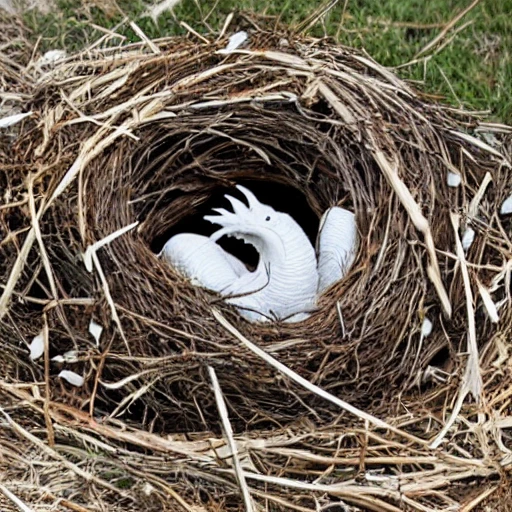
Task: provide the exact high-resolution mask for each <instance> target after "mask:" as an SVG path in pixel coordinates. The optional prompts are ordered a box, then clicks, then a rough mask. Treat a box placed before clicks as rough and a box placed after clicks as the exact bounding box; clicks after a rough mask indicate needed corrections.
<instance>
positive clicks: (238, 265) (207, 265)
mask: <svg viewBox="0 0 512 512" xmlns="http://www.w3.org/2000/svg"><path fill="white" fill-rule="evenodd" d="M160 256H161V257H162V259H163V260H164V261H166V262H167V263H169V264H171V265H173V266H174V267H175V268H176V270H178V271H179V272H181V273H182V274H184V275H186V276H187V277H189V278H190V279H191V280H192V282H193V283H194V284H198V285H200V286H204V287H205V288H208V289H210V290H213V291H216V292H218V293H223V292H224V290H225V289H226V288H228V287H229V286H230V285H232V284H233V282H234V281H235V280H236V279H238V278H239V277H240V276H242V275H243V274H246V273H249V271H248V270H247V268H246V267H245V265H244V264H243V263H242V262H241V261H240V260H239V259H237V258H235V257H234V256H233V255H232V254H229V253H227V252H226V251H224V250H223V249H222V247H221V246H220V245H218V244H216V243H215V242H214V241H213V240H211V239H210V238H209V237H207V236H203V235H197V234H195V233H180V234H178V235H175V236H173V237H172V238H171V239H170V240H169V241H168V242H167V243H166V244H165V245H164V248H163V249H162V252H161V253H160Z"/></svg>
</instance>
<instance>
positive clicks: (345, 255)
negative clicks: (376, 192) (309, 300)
mask: <svg viewBox="0 0 512 512" xmlns="http://www.w3.org/2000/svg"><path fill="white" fill-rule="evenodd" d="M357 244H358V236H357V225H356V219H355V215H354V214H353V213H352V212H349V211H348V210H344V209H343V208H339V207H338V206H335V207H333V208H329V209H328V210H327V211H326V212H325V213H324V215H323V217H322V219H321V221H320V232H319V234H318V242H317V256H318V293H322V292H323V291H324V290H325V289H326V288H328V287H329V286H331V285H332V284H334V283H335V282H337V281H339V280H340V279H342V278H343V277H344V276H345V274H346V273H347V271H348V269H349V268H350V266H351V265H352V263H353V262H354V258H355V255H356V251H357Z"/></svg>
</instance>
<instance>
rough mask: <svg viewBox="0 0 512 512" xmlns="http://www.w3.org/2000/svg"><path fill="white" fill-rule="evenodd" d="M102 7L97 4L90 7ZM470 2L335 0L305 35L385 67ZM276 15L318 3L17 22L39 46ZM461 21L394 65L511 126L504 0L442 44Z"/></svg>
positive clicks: (480, 10) (75, 5) (509, 20)
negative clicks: (244, 15) (126, 22)
mask: <svg viewBox="0 0 512 512" xmlns="http://www.w3.org/2000/svg"><path fill="white" fill-rule="evenodd" d="M106 4H109V2H108V0H106V1H105V2H100V1H98V2H97V5H106ZM469 4H470V0H430V1H428V2H425V1H423V0H347V1H346V2H345V0H340V2H339V3H338V5H336V6H335V7H334V8H333V9H332V10H331V12H330V13H329V14H328V15H327V16H326V18H325V20H324V23H323V24H318V25H317V26H315V27H313V29H312V33H313V34H315V35H323V34H324V31H325V33H327V34H328V35H330V36H333V37H336V38H337V39H338V40H339V41H340V42H342V43H344V44H348V45H352V46H356V47H359V48H364V49H365V50H366V51H367V52H368V53H369V54H370V55H371V56H372V57H373V58H375V59H376V60H377V61H378V62H380V63H381V64H383V65H386V66H399V65H402V64H405V63H408V62H410V61H411V60H412V59H413V58H414V57H415V55H416V54H417V52H418V51H419V50H420V49H422V48H423V47H424V46H425V45H426V44H427V43H429V42H430V41H431V40H432V39H433V38H434V37H436V35H437V34H438V33H439V32H440V31H441V28H439V27H433V28H429V26H430V25H435V24H438V25H444V24H446V23H447V22H449V21H450V20H451V19H453V18H454V17H455V16H456V15H457V14H458V13H459V12H461V11H462V10H463V9H464V8H466V7H467V6H468V5H469ZM235 5H236V7H238V8H240V9H249V10H253V11H256V12H259V13H265V14H269V15H277V16H280V18H281V20H282V21H284V22H287V23H298V22H300V21H301V20H303V19H304V18H305V17H307V15H308V14H310V13H311V11H312V10H313V9H314V8H315V7H317V6H318V5H320V3H319V2H311V1H310V0H270V1H268V0H238V1H237V2H234V1H233V0H219V1H218V2H213V1H211V0H208V1H206V0H196V1H190V0H187V1H185V0H183V1H182V3H181V4H180V5H179V6H178V7H177V8H176V9H175V11H174V13H167V14H165V15H163V16H161V17H160V18H159V20H158V23H155V22H154V21H153V20H152V19H151V18H149V17H146V16H144V13H145V11H146V5H145V4H144V3H143V2H142V1H141V0H135V1H129V0H118V3H117V6H118V7H119V8H120V11H121V12H120V11H119V10H117V11H116V9H113V10H112V11H111V12H109V10H108V9H105V11H104V10H101V9H99V8H97V7H88V8H86V7H83V6H82V3H81V2H77V1H75V0H57V7H58V8H57V9H55V10H53V11H52V12H51V13H50V14H48V15H44V16H43V15H41V14H40V13H36V12H28V13H27V14H26V15H25V19H26V22H27V24H28V25H29V27H30V28H31V29H32V31H33V36H34V38H36V37H39V36H41V37H42V39H41V45H42V49H49V48H65V49H67V50H69V51H73V50H77V49H80V48H81V47H83V46H84V45H86V44H87V42H88V41H89V42H90V41H93V40H95V39H96V38H98V37H99V36H100V35H101V34H102V33H101V32H100V31H98V30H95V29H93V28H92V27H91V22H92V23H94V24H96V25H98V26H102V27H106V28H113V27H115V26H116V25H117V24H118V23H120V22H121V21H122V19H123V15H125V16H128V17H129V18H130V19H132V20H134V21H135V22H136V23H137V24H138V25H139V27H140V28H141V29H142V30H143V31H144V32H145V33H146V35H147V36H148V37H151V38H155V37H161V36H167V35H176V34H181V33H184V31H185V30H184V29H183V28H182V27H181V26H180V24H179V21H184V22H186V23H188V24H189V25H191V26H192V27H194V28H195V29H196V30H198V31H199V32H201V33H205V32H207V31H208V28H207V26H205V24H204V23H203V21H202V20H205V18H206V23H207V25H208V27H210V28H211V29H212V30H216V29H218V28H219V26H221V25H222V23H223V21H224V20H225V18H226V16H227V15H228V14H229V13H230V12H231V11H232V10H233V8H234V6H235ZM466 22H471V23H470V24H469V25H468V26H467V27H466V28H464V29H463V30H461V31H460V32H458V33H457V34H456V35H455V37H454V39H453V40H452V41H451V42H450V43H449V44H447V45H446V47H445V48H444V49H442V50H441V51H439V52H438V53H435V49H434V51H431V52H430V58H429V59H428V60H427V61H424V60H422V61H421V62H419V63H417V64H413V65H409V66H406V67H403V68H401V69H400V70H399V71H398V73H399V75H400V76H402V77H403V78H406V79H409V80H414V81H415V82H417V83H418V84H419V86H420V87H421V88H422V89H423V90H424V91H425V92H427V93H429V94H432V95H434V96H439V97H440V99H441V100H442V101H445V102H448V103H450V104H453V105H456V106H464V107H465V108H467V109H471V110H489V111H490V112H491V117H492V118H493V119H495V120H500V121H503V122H507V123H512V58H511V52H512V0H500V1H497V0H483V1H481V2H480V4H478V5H477V6H476V7H475V8H474V9H472V10H471V11H470V12H469V13H468V14H467V15H466V16H465V17H464V18H463V19H462V20H460V21H459V22H458V23H457V24H456V25H455V27H454V28H453V29H452V30H451V31H450V32H449V33H448V34H447V37H446V38H445V39H444V40H443V41H442V42H445V41H447V40H448V39H449V38H450V37H451V35H452V34H453V33H454V32H455V31H456V30H457V29H458V28H460V27H462V26H463V25H464V24H465V23H466ZM117 31H118V33H120V34H122V35H124V36H125V37H127V38H128V40H129V41H137V40H138V37H137V36H136V34H135V33H134V32H133V31H132V30H131V28H130V27H127V26H122V27H120V28H118V30H117Z"/></svg>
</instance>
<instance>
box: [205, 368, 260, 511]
mask: <svg viewBox="0 0 512 512" xmlns="http://www.w3.org/2000/svg"><path fill="white" fill-rule="evenodd" d="M208 374H209V375H210V380H211V381H212V385H213V392H214V394H215V401H216V402H217V409H218V411H219V414H220V419H221V421H222V427H223V429H224V434H225V436H226V438H227V441H228V445H229V449H230V450H231V456H232V458H233V467H234V469H235V475H236V479H237V481H238V485H239V486H240V491H241V492H242V497H243V499H244V505H245V510H246V511H247V512H252V511H253V510H254V505H253V501H252V498H251V494H250V492H249V488H248V486H247V482H246V481H245V473H244V471H243V469H242V466H241V464H240V459H239V458H238V447H237V445H236V442H235V439H234V438H233V429H232V428H231V423H230V422H229V416H228V410H227V408H226V402H225V401H224V397H223V396H222V390H221V388H220V384H219V380H218V379H217V375H216V373H215V369H214V368H212V367H211V366H208Z"/></svg>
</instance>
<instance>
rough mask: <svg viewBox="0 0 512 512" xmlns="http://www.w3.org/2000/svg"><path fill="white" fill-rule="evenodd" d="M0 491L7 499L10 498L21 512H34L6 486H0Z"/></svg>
mask: <svg viewBox="0 0 512 512" xmlns="http://www.w3.org/2000/svg"><path fill="white" fill-rule="evenodd" d="M0 491H1V492H2V493H3V494H4V496H5V497H6V498H9V499H10V500H11V501H12V502H13V503H14V504H15V505H16V506H17V507H18V508H19V509H20V510H21V512H34V510H33V509H31V508H30V507H29V506H28V505H25V503H23V502H22V501H21V500H20V499H19V498H18V497H17V496H15V495H14V494H13V493H12V492H11V491H9V489H7V487H5V485H2V484H0Z"/></svg>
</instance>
